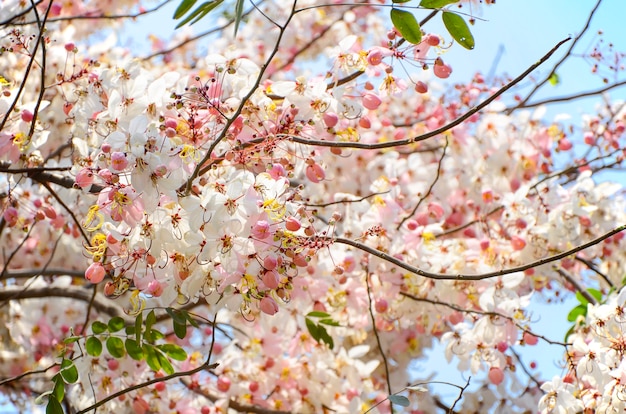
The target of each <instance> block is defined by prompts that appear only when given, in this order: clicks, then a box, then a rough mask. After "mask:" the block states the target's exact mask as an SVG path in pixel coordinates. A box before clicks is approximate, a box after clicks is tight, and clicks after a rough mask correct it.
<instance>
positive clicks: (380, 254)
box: [329, 225, 626, 280]
mask: <svg viewBox="0 0 626 414" xmlns="http://www.w3.org/2000/svg"><path fill="white" fill-rule="evenodd" d="M624 230H626V225H621V226H619V227H617V228H615V229H613V230H611V231H609V232H608V233H605V234H603V235H602V236H600V237H596V238H595V239H593V240H591V241H590V242H587V243H584V244H581V245H579V246H576V247H574V248H572V249H569V250H566V251H564V252H562V253H559V254H555V255H554V256H549V257H546V258H543V259H540V260H536V261H534V262H531V263H527V264H525V265H521V266H516V267H512V268H509V269H502V270H498V271H495V272H488V273H482V274H477V275H466V274H460V273H459V274H456V275H450V274H445V273H432V272H427V271H425V270H422V269H419V268H417V267H415V266H411V265H409V264H407V263H405V262H403V261H402V260H399V259H397V258H395V257H393V256H391V255H389V254H387V253H384V252H382V251H380V250H378V249H375V248H373V247H370V246H368V245H366V244H363V243H360V242H358V241H355V240H350V239H345V238H343V237H337V238H335V239H330V238H329V240H332V241H334V242H335V243H341V244H346V245H348V246H352V247H354V248H357V249H359V250H362V251H364V252H366V253H369V254H372V255H374V256H376V257H378V258H379V259H382V260H384V261H386V262H389V263H392V264H394V265H396V266H398V267H401V268H402V269H404V270H407V271H409V272H411V273H414V274H416V275H418V276H422V277H425V278H427V279H435V280H483V279H490V278H493V277H498V276H504V275H509V274H511V273H517V272H523V271H524V270H527V269H532V268H535V267H538V266H541V265H544V264H546V263H552V262H555V261H557V260H561V259H564V258H566V257H567V256H570V255H572V254H574V253H578V252H579V251H581V250H585V249H587V248H589V247H591V246H595V245H596V244H598V243H600V242H601V241H603V240H606V239H608V238H609V237H611V236H613V235H615V234H617V233H620V232H622V231H624Z"/></svg>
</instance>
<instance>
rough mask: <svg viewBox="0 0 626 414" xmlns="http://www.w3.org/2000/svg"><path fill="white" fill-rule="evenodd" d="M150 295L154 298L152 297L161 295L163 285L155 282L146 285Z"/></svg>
mask: <svg viewBox="0 0 626 414" xmlns="http://www.w3.org/2000/svg"><path fill="white" fill-rule="evenodd" d="M147 292H148V293H149V294H150V295H152V296H154V297H157V298H158V297H159V296H161V295H162V294H163V285H161V283H159V281H157V280H153V281H152V282H150V283H149V284H148V291H147Z"/></svg>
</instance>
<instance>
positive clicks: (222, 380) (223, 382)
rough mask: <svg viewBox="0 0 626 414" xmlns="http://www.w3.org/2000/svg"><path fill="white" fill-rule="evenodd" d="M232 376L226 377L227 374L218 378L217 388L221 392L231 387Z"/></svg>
mask: <svg viewBox="0 0 626 414" xmlns="http://www.w3.org/2000/svg"><path fill="white" fill-rule="evenodd" d="M230 384H231V382H230V378H228V377H225V376H223V375H222V376H220V377H219V378H218V379H217V389H218V390H220V391H221V392H226V391H228V390H229V389H230Z"/></svg>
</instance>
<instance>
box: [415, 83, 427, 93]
mask: <svg viewBox="0 0 626 414" xmlns="http://www.w3.org/2000/svg"><path fill="white" fill-rule="evenodd" d="M415 92H417V93H426V92H428V85H426V84H425V83H424V82H422V81H417V82H416V83H415Z"/></svg>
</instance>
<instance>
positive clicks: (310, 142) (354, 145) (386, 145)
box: [277, 37, 571, 149]
mask: <svg viewBox="0 0 626 414" xmlns="http://www.w3.org/2000/svg"><path fill="white" fill-rule="evenodd" d="M570 39H571V38H569V37H568V38H567V39H564V40H561V41H560V42H559V43H557V45H556V46H554V47H553V48H552V49H551V50H550V51H549V52H548V53H547V54H545V55H544V56H543V57H542V58H541V59H539V61H537V63H534V64H533V65H531V66H530V67H529V68H528V69H526V70H525V71H524V72H523V73H522V74H521V75H519V76H518V77H517V78H515V79H513V80H512V81H511V82H509V83H507V84H506V85H504V86H503V87H502V88H500V89H498V90H497V91H496V92H495V93H494V94H493V95H491V96H490V97H488V98H487V99H485V100H484V101H482V102H481V103H480V104H478V105H477V106H474V107H472V108H470V109H469V110H468V111H467V112H465V113H464V114H463V115H461V116H460V117H458V118H457V119H455V120H454V121H452V122H449V123H448V124H446V125H444V126H442V127H440V128H437V129H435V130H433V131H430V132H427V133H425V134H422V135H418V136H416V137H413V138H407V139H401V140H396V141H386V142H379V143H375V144H365V143H362V142H345V141H325V140H317V139H307V138H302V137H299V136H295V135H288V134H285V135H277V136H283V137H285V138H289V139H290V140H291V141H293V142H297V143H299V144H305V145H315V146H320V147H333V148H358V149H382V148H393V147H399V146H403V145H409V144H414V143H416V142H420V141H425V140H427V139H428V138H432V137H434V136H436V135H439V134H441V133H444V132H446V131H448V130H450V129H452V128H454V127H455V126H457V125H460V124H462V123H463V122H464V121H465V120H467V119H468V118H470V117H471V116H472V115H474V114H475V113H477V112H480V111H481V110H482V109H483V108H485V107H486V106H487V105H489V104H490V103H491V102H493V101H495V100H496V99H497V98H498V97H499V96H500V95H502V94H503V93H504V92H506V91H508V90H509V89H511V88H512V87H513V86H515V85H516V84H518V83H519V82H521V81H522V80H523V79H525V78H526V77H527V76H528V75H529V74H530V73H531V72H533V71H534V70H535V69H537V68H538V67H539V66H541V65H542V64H543V63H544V62H545V61H547V60H548V59H549V58H550V57H551V56H552V55H553V54H554V52H556V51H557V50H558V49H559V47H561V46H562V45H563V44H564V43H566V42H568V41H569V40H570Z"/></svg>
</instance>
